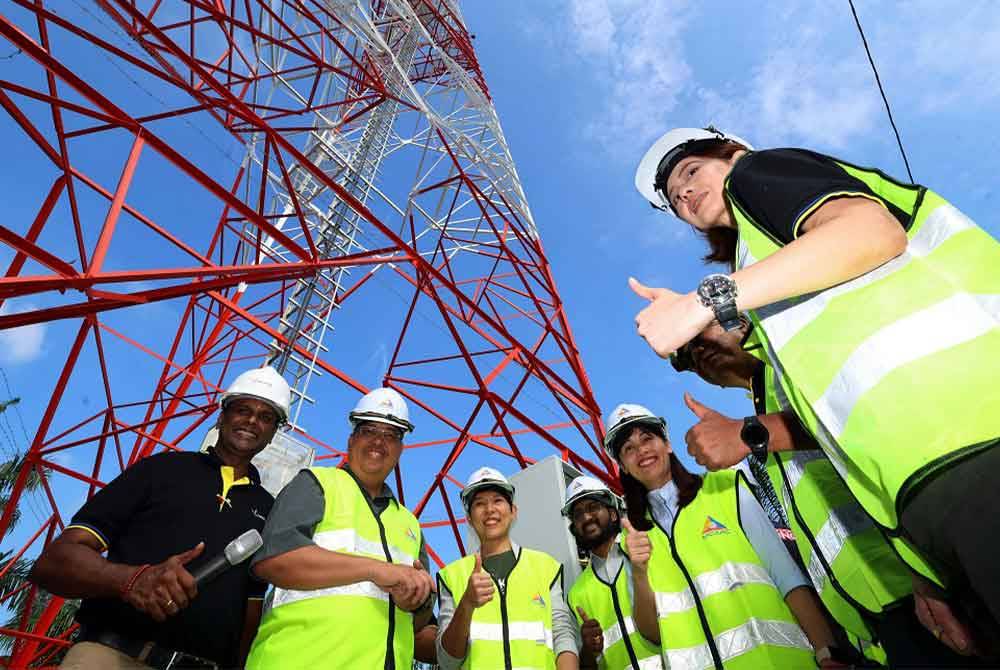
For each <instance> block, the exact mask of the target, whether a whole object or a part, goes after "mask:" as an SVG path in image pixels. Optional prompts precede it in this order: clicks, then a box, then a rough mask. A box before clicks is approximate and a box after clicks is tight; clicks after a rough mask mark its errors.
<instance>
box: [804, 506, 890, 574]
mask: <svg viewBox="0 0 1000 670" xmlns="http://www.w3.org/2000/svg"><path fill="white" fill-rule="evenodd" d="M874 527H875V526H874V525H873V524H872V520H871V519H870V518H868V515H867V514H865V511H864V510H863V509H862V508H861V506H860V505H858V504H857V503H856V502H850V503H847V504H846V505H841V506H840V507H838V508H836V509H833V510H830V515H829V516H828V517H827V519H826V522H825V523H824V524H823V527H822V528H820V529H819V532H818V533H816V535H815V538H814V539H815V540H816V545H815V547H814V551H813V553H812V556H810V557H809V577H810V578H811V579H812V583H813V586H815V587H816V590H817V591H822V590H823V586H822V584H823V580H824V578H825V577H826V576H827V572H826V570H825V569H824V568H823V563H822V562H821V561H820V557H819V556H818V555H817V552H816V551H815V549H816V548H818V549H819V551H820V552H822V554H823V558H825V559H826V562H827V563H828V564H830V565H833V562H834V561H836V560H837V555H838V554H839V553H840V550H841V549H843V548H844V543H845V542H847V539H848V538H849V537H851V536H852V535H858V534H859V533H864V532H865V531H868V530H871V529H872V528H874Z"/></svg>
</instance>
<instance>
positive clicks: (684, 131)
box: [635, 126, 753, 214]
mask: <svg viewBox="0 0 1000 670" xmlns="http://www.w3.org/2000/svg"><path fill="white" fill-rule="evenodd" d="M702 140H728V141H730V142H736V143H737V144H742V145H743V146H745V147H746V148H747V149H753V147H752V146H750V143H749V142H747V141H746V140H744V139H741V138H739V137H737V136H736V135H727V134H726V133H723V132H722V131H720V130H716V129H715V128H713V127H712V126H709V127H708V128H674V129H673V130H671V131H670V132H668V133H667V134H666V135H664V136H663V137H661V138H660V139H658V140H656V142H654V143H653V146H651V147H650V148H649V150H648V151H646V155H645V156H643V157H642V160H641V161H639V167H638V168H636V170H635V187H636V188H637V189H639V193H641V194H642V197H644V198H645V199H646V200H648V201H649V203H650V204H651V205H652V206H653V207H655V208H657V209H662V210H663V211H665V212H668V213H670V214H672V213H673V209H672V208H671V207H670V202H669V201H668V200H667V196H666V194H664V193H661V192H660V191H659V189H657V188H656V183H657V178H656V177H657V175H658V174H660V173H662V172H665V173H666V174H665V175H663V178H664V179H666V177H667V176H669V174H670V170H672V169H673V167H674V165H676V164H677V162H678V161H680V160H681V159H683V158H684V157H685V156H686V155H687V154H688V153H689V152H690V151H691V150H692V149H696V148H697V147H698V145H697V144H695V143H696V142H699V141H702Z"/></svg>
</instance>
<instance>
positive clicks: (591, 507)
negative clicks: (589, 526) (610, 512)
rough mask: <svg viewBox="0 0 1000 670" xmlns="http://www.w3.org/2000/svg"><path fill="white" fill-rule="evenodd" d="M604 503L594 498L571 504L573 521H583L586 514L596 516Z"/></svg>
mask: <svg viewBox="0 0 1000 670" xmlns="http://www.w3.org/2000/svg"><path fill="white" fill-rule="evenodd" d="M602 509H604V505H603V504H601V503H600V502H598V501H596V500H584V501H581V502H578V503H577V504H575V505H573V521H576V522H580V521H583V520H584V519H585V518H586V517H587V516H589V515H593V516H597V515H598V514H599V513H600V512H601V510H602Z"/></svg>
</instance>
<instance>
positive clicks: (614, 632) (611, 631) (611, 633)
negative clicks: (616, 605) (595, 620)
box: [601, 616, 635, 651]
mask: <svg viewBox="0 0 1000 670" xmlns="http://www.w3.org/2000/svg"><path fill="white" fill-rule="evenodd" d="M634 632H635V621H633V620H632V617H630V616H627V617H625V631H624V633H623V632H622V629H621V626H620V625H619V624H618V622H617V621H616V622H615V623H613V624H611V625H610V626H608V627H607V628H605V629H604V630H603V631H601V633H602V634H603V636H604V651H607V650H608V648H609V647H611V646H613V645H616V644H618V643H619V642H621V641H622V638H623V637H625V636H627V635H631V634H632V633H634Z"/></svg>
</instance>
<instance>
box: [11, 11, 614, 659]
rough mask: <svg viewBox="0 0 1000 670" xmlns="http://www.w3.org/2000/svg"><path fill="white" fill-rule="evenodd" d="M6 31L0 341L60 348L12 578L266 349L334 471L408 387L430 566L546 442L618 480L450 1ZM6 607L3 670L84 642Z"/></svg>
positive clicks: (202, 423) (105, 15) (50, 21)
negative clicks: (40, 336)
mask: <svg viewBox="0 0 1000 670" xmlns="http://www.w3.org/2000/svg"><path fill="white" fill-rule="evenodd" d="M0 36H2V38H3V40H5V41H6V42H7V43H8V45H9V46H10V51H11V52H16V53H17V55H16V57H14V58H13V59H12V60H10V61H9V62H8V61H4V62H5V63H6V65H5V66H4V67H3V68H0V107H2V108H3V113H2V114H0V134H2V137H3V138H4V143H5V148H6V149H7V151H8V153H9V155H12V156H17V160H16V161H7V162H6V164H5V166H0V170H3V171H4V174H3V175H2V176H3V177H4V178H5V180H6V183H8V184H17V185H18V189H17V191H16V193H17V196H16V197H13V198H8V199H7V202H6V203H5V204H4V205H0V206H3V207H4V212H3V216H2V217H0V241H2V246H0V251H2V252H3V254H2V255H0V263H3V264H4V265H5V266H6V271H5V273H4V275H3V276H2V277H0V304H2V305H3V307H4V309H3V311H2V312H0V328H18V327H32V326H34V327H36V328H37V327H44V329H45V337H46V356H45V357H44V358H43V359H41V360H38V361H35V362H34V363H33V364H32V365H33V368H32V379H31V383H32V389H31V390H32V391H33V395H34V397H35V398H36V400H35V404H36V405H37V406H38V411H37V413H36V416H35V418H34V420H33V421H32V422H33V424H34V425H33V426H31V428H32V432H33V437H32V440H31V444H30V448H29V450H28V452H27V454H26V457H25V465H24V467H22V468H21V470H20V472H19V473H18V477H17V479H16V481H15V482H14V485H13V487H12V490H11V493H10V498H9V502H8V504H7V505H5V507H4V510H3V515H2V517H0V534H2V535H3V537H4V545H3V546H4V547H5V548H7V547H12V548H15V549H13V551H12V554H11V555H10V558H9V559H8V560H7V562H6V563H4V564H3V565H0V577H2V576H3V575H4V574H6V573H7V572H8V571H10V570H11V569H13V566H14V564H15V563H14V559H16V558H20V557H22V556H23V557H28V558H30V557H32V556H34V555H35V554H37V552H38V551H39V550H40V548H41V546H42V545H44V544H45V543H47V542H48V541H50V540H51V539H52V538H54V537H55V536H56V535H57V534H58V533H59V531H60V530H61V529H62V528H63V527H65V525H66V524H67V523H68V522H69V519H70V518H71V516H72V515H73V513H74V512H75V511H76V509H77V508H78V507H79V505H80V503H81V502H82V501H83V500H85V499H86V498H87V497H88V496H92V495H93V494H94V493H95V492H96V491H97V490H99V489H100V488H101V487H103V486H104V485H105V484H106V483H107V482H108V481H110V480H111V479H113V478H114V477H115V476H116V475H117V474H118V473H120V472H121V471H122V470H123V469H124V468H125V467H127V466H128V465H129V464H130V463H133V462H135V461H136V460H138V459H140V458H143V457H145V456H148V455H150V454H152V453H156V452H161V451H169V450H183V449H196V448H198V446H199V445H200V443H201V440H202V438H203V436H204V435H205V433H206V432H207V430H208V429H209V428H210V427H211V426H212V424H213V421H214V420H215V416H216V413H217V412H216V410H217V400H218V396H219V393H220V391H221V389H223V388H225V386H226V384H227V383H228V382H229V381H231V380H232V378H233V377H234V376H235V374H237V373H238V372H240V371H242V370H243V369H246V368H247V367H249V366H254V365H260V364H262V363H264V362H266V361H272V362H273V363H274V364H276V365H278V366H279V367H282V368H284V370H285V373H286V375H287V378H288V379H289V381H290V382H292V383H294V385H295V390H296V398H297V403H296V407H295V423H296V429H295V431H294V433H293V435H294V437H295V438H296V439H298V440H300V441H303V442H306V443H308V444H310V445H312V446H313V447H314V448H315V449H316V450H317V453H318V458H317V460H318V463H319V464H325V465H337V464H338V463H340V462H341V461H342V459H343V457H344V451H343V450H344V446H343V445H344V444H345V439H346V436H347V432H348V427H347V425H346V420H345V416H346V413H347V411H348V409H349V408H350V406H351V405H352V404H353V403H354V402H355V401H356V399H357V397H358V394H359V393H363V392H365V391H366V390H368V389H369V388H370V387H372V386H376V385H378V384H384V385H388V386H391V387H393V388H395V389H397V390H398V391H399V392H400V393H402V394H403V395H404V396H405V397H406V398H407V399H408V401H409V403H410V405H411V408H412V410H413V420H414V423H415V424H416V425H417V431H416V433H414V435H413V439H412V440H411V441H409V442H408V443H407V444H406V448H405V449H404V452H403V456H402V458H401V460H400V466H399V467H398V468H397V470H396V472H395V475H394V477H393V480H394V481H393V482H392V483H393V484H394V488H395V489H396V491H397V494H398V496H399V498H400V499H401V500H402V501H403V502H404V503H405V504H407V505H408V506H409V507H410V508H411V509H413V510H414V512H415V513H416V514H417V516H418V518H419V519H420V520H421V524H422V526H423V528H424V531H425V533H426V535H427V538H428V543H429V549H430V553H431V556H432V558H434V560H436V561H438V563H439V564H440V562H441V561H442V560H445V559H450V558H453V557H455V556H457V555H458V553H459V552H460V551H462V550H463V549H462V547H463V545H462V538H461V535H462V533H461V526H462V524H463V523H464V519H462V518H458V517H457V516H456V512H455V510H456V509H460V507H456V506H457V505H458V499H457V492H458V490H459V488H460V486H461V482H462V480H463V479H464V478H465V477H466V476H467V475H468V474H469V473H470V472H471V471H472V470H473V469H474V468H475V467H478V466H480V465H484V464H488V465H494V466H496V467H499V468H500V469H502V470H505V471H508V472H510V471H511V470H514V469H517V468H519V467H523V466H525V465H527V464H530V463H532V462H534V461H535V460H537V459H540V458H543V457H545V456H548V455H551V454H556V455H558V456H559V457H560V458H562V459H564V460H566V461H568V462H571V463H572V464H574V465H575V466H576V467H577V468H579V469H581V470H583V471H585V472H589V473H592V474H595V475H596V476H599V477H602V478H605V479H610V475H611V473H613V471H614V469H613V465H612V464H611V463H610V462H609V461H608V460H607V458H606V457H605V455H604V454H603V452H602V451H601V449H600V448H599V445H600V439H601V436H602V434H603V428H602V426H601V422H600V411H599V408H598V406H597V403H596V401H595V399H594V395H593V392H592V390H591V388H590V385H589V382H588V380H587V376H586V372H585V369H584V365H583V361H582V359H581V356H580V353H579V351H578V349H577V347H576V344H575V341H574V338H573V333H572V331H571V328H570V325H569V321H568V319H567V316H566V314H565V311H564V309H563V304H562V301H561V300H560V297H559V292H558V289H557V287H556V284H555V281H554V279H553V276H552V271H551V268H550V266H549V263H548V261H547V259H546V255H545V250H544V248H543V246H542V243H541V239H540V236H539V229H538V227H536V225H535V221H534V219H533V217H532V215H531V211H530V209H529V207H528V204H527V198H526V197H525V193H524V189H523V188H522V186H521V183H520V179H519V177H518V174H517V171H516V169H515V166H514V161H513V158H512V156H511V154H510V150H509V148H508V146H507V142H506V140H505V138H504V135H503V132H502V130H501V127H500V122H499V119H498V118H497V114H496V110H495V109H494V107H493V103H492V99H491V97H490V92H489V89H488V88H487V85H486V82H485V78H484V76H483V73H482V71H481V69H480V66H479V63H478V61H477V59H476V54H475V50H474V48H473V44H472V37H471V35H470V34H469V32H468V30H467V29H466V26H465V23H464V20H463V19H462V16H461V14H460V12H459V9H458V6H457V4H456V3H455V2H453V1H452V0H406V1H404V0H371V1H370V2H361V1H348V0H325V1H324V2H317V1H312V0H239V1H234V0H222V1H220V2H204V1H203V0H176V1H175V2H171V3H161V2H156V1H154V0H148V1H140V0H93V2H92V3H88V2H86V1H85V2H80V3H65V2H56V1H54V0H11V2H9V3H8V5H7V6H6V7H5V9H4V10H3V11H2V12H0ZM541 228H542V229H543V230H544V225H543V226H541ZM334 314H335V315H336V316H335V317H334ZM334 320H335V321H336V323H335V324H334ZM334 325H336V332H334V331H333V326H334ZM21 391H22V389H19V392H21ZM22 395H25V394H23V393H22ZM37 398H43V400H37ZM303 401H305V402H303ZM25 407H26V403H25ZM331 417H332V418H331ZM29 420H31V417H30V414H29ZM32 473H35V474H42V473H44V475H45V477H44V478H43V479H42V480H41V483H40V487H39V491H40V492H38V493H34V494H33V493H29V492H27V491H26V484H27V482H28V480H29V475H31V474H32ZM15 509H20V510H21V511H22V514H21V520H20V523H19V524H17V526H14V525H13V524H12V520H13V517H14V514H13V513H14V511H15ZM16 600H17V601H19V603H20V605H19V607H21V611H23V612H24V613H25V614H24V616H22V617H20V618H19V619H18V620H17V621H16V622H15V623H14V624H13V625H11V626H7V627H3V626H0V628H3V629H2V630H0V634H3V635H5V636H12V637H14V639H15V640H16V643H15V648H14V654H13V662H14V666H15V667H20V666H26V665H29V664H43V663H44V662H45V661H46V659H51V658H52V656H53V654H55V653H56V652H58V651H59V649H60V648H63V647H65V646H66V645H67V642H66V639H67V636H68V635H69V634H70V632H71V629H65V628H62V629H53V628H51V627H52V625H53V623H54V622H57V615H58V613H59V611H60V608H61V606H62V604H63V603H62V601H61V600H60V599H58V598H52V597H49V596H48V595H47V594H44V593H40V592H38V591H37V590H35V589H34V588H33V587H31V586H30V585H25V586H23V587H22V588H21V589H19V590H18V591H17V592H16V593H11V594H6V595H4V596H2V597H0V605H2V606H4V607H9V606H10V605H11V604H12V603H14V602H15V601H16Z"/></svg>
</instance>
